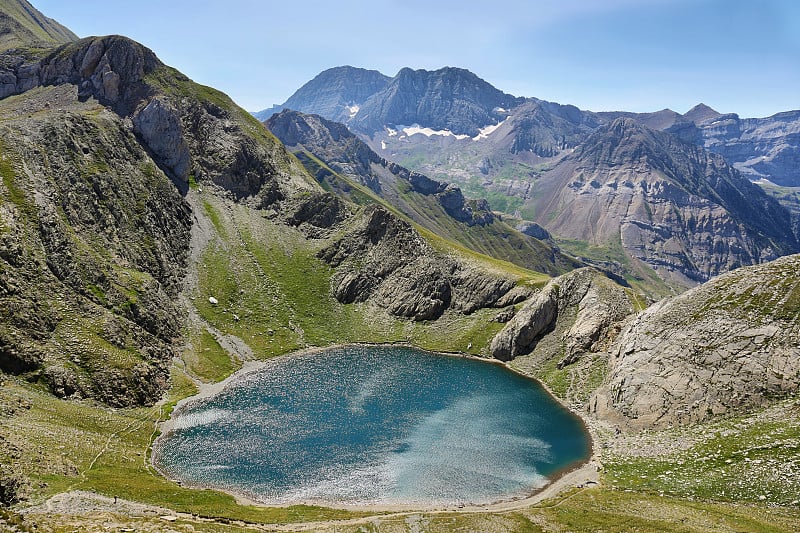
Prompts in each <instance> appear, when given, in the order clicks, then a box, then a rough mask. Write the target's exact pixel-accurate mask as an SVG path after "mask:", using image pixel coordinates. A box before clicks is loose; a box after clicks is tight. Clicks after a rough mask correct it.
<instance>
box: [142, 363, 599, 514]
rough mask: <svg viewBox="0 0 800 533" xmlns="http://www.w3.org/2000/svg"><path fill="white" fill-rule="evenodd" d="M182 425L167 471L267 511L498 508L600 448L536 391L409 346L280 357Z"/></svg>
mask: <svg viewBox="0 0 800 533" xmlns="http://www.w3.org/2000/svg"><path fill="white" fill-rule="evenodd" d="M173 421H174V425H173V430H172V431H170V432H168V433H166V434H165V435H163V436H162V437H161V438H160V439H159V441H158V443H157V446H156V448H155V453H154V461H155V462H156V464H157V465H158V466H159V467H160V468H161V469H162V470H163V471H164V472H165V473H167V474H168V475H169V476H170V477H173V478H175V479H179V480H183V481H184V482H188V483H191V484H194V485H203V486H209V487H216V488H221V489H226V490H229V491H233V492H236V493H240V494H244V495H246V496H248V497H250V498H253V499H255V500H258V501H261V502H264V503H285V502H297V501H324V502H332V503H351V504H352V503H383V504H393V503H412V504H413V503H422V504H453V503H488V502H492V501H497V500H502V499H510V498H515V497H521V496H525V495H527V494H529V493H531V492H533V491H534V490H535V489H536V488H539V487H541V486H543V485H545V484H546V483H547V482H548V480H547V476H551V475H553V474H554V473H556V472H557V471H559V470H561V469H563V468H567V467H569V466H570V465H573V464H575V463H577V462H579V461H581V460H582V459H584V458H585V457H586V456H587V454H588V453H589V446H590V445H589V437H588V436H587V434H586V432H585V430H584V428H583V426H582V424H581V423H580V421H579V419H578V418H577V417H575V416H574V415H573V414H571V413H570V412H569V411H567V410H566V409H564V408H563V407H562V406H561V405H559V404H558V403H556V402H555V401H554V400H553V399H552V398H551V397H550V396H549V395H548V394H547V393H546V392H545V391H544V390H543V389H542V388H541V386H539V385H538V384H537V383H536V382H534V381H532V380H529V379H526V378H524V377H522V376H519V375H517V374H514V373H513V372H510V371H509V370H507V369H505V368H503V367H501V366H498V365H493V364H489V363H485V362H481V361H476V360H473V359H466V358H460V357H447V356H442V355H434V354H430V353H427V352H423V351H419V350H414V349H410V348H398V347H343V348H336V349H331V350H328V351H324V352H319V353H313V354H303V355H295V356H288V357H281V358H277V359H274V360H272V361H270V362H268V363H267V364H266V366H264V367H263V368H261V369H259V370H258V371H255V372H252V373H250V374H247V375H244V376H242V377H241V378H239V379H236V380H234V381H232V382H231V383H230V384H229V385H228V386H227V387H226V388H225V389H224V390H223V391H222V392H220V393H219V394H217V395H216V396H213V397H211V398H206V399H202V400H198V401H195V402H192V403H189V404H187V405H186V406H185V407H184V408H182V409H179V410H178V411H176V412H175V413H174V414H173Z"/></svg>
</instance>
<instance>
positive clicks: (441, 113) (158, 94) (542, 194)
mask: <svg viewBox="0 0 800 533" xmlns="http://www.w3.org/2000/svg"><path fill="white" fill-rule="evenodd" d="M0 50H2V53H1V54H0V58H2V61H0V175H2V184H0V371H1V372H0V413H2V418H3V424H2V425H1V426H0V528H6V529H7V530H8V531H34V530H36V531H73V530H78V531H103V530H119V531H133V530H142V531H164V530H169V531H257V530H258V531H264V530H292V531H365V530H381V531H383V530H392V531H422V530H424V531H449V530H458V529H459V528H460V529H463V530H478V531H566V530H570V531H598V530H607V531H629V530H639V531H734V530H740V531H741V530H744V531H761V530H764V531H796V530H798V529H800V511H799V510H800V507H799V506H800V502H798V497H797V494H798V491H800V486H798V481H797V480H798V479H800V447H799V445H798V442H799V440H798V439H800V396H798V387H800V331H798V324H800V283H799V282H798V280H799V279H800V278H798V267H800V265H798V262H800V243H798V239H800V232H798V227H800V216H798V213H800V203H798V193H797V191H796V189H795V187H797V186H799V185H800V181H798V174H797V172H798V170H797V168H798V167H797V163H798V160H797V150H798V145H797V142H796V141H797V124H798V121H797V116H796V115H797V112H787V113H781V114H779V115H775V116H774V117H769V118H767V119H740V118H739V117H738V116H736V115H721V114H719V113H717V112H716V111H714V110H712V109H710V108H708V107H706V106H698V107H696V108H694V109H692V110H691V111H690V112H688V113H686V114H685V115H680V114H677V113H674V112H670V111H668V110H667V111H664V112H658V113H652V114H635V113H592V112H588V111H582V110H579V109H578V108H576V107H574V106H569V105H561V104H555V103H551V102H545V101H543V100H537V99H534V98H522V97H515V96H512V95H509V94H506V93H504V92H502V91H500V90H497V89H495V88H494V87H492V86H491V85H489V84H488V83H486V82H485V81H483V80H481V79H480V78H478V77H477V76H475V75H474V74H472V73H471V72H469V71H466V70H464V69H458V68H445V69H441V70H438V71H435V72H428V71H424V70H412V69H403V70H401V71H400V72H399V73H398V75H397V76H395V77H393V78H392V77H388V76H385V75H383V74H381V73H379V72H377V71H371V70H364V69H355V68H353V67H338V68H335V69H331V70H329V71H325V72H323V73H322V74H320V75H319V76H318V77H317V78H315V79H314V80H312V81H311V82H309V83H308V84H307V85H306V86H304V87H303V88H301V89H300V90H298V91H297V93H295V95H294V96H292V97H291V98H290V99H289V100H288V101H287V102H286V103H285V104H284V105H282V106H277V107H276V108H273V109H270V110H265V112H263V113H262V114H257V118H256V117H254V116H252V115H251V114H250V113H248V112H246V111H245V110H243V109H242V108H241V107H239V106H238V105H236V104H235V103H234V102H233V101H232V100H231V99H230V98H229V97H228V96H226V95H225V94H223V93H221V92H219V91H217V90H215V89H213V88H210V87H206V86H203V85H199V84H197V83H195V82H193V81H192V80H190V79H189V78H188V77H186V76H185V75H183V74H181V73H180V72H179V71H178V70H176V69H174V68H172V67H170V66H167V65H165V64H164V63H162V62H161V61H160V60H159V59H158V57H157V56H156V54H155V53H154V52H153V51H151V50H149V49H148V48H146V47H145V46H143V45H141V44H139V43H137V42H136V41H133V40H131V39H128V38H126V37H122V36H113V35H112V36H105V37H87V38H83V39H80V38H78V37H77V36H76V35H75V34H73V33H72V32H71V31H70V30H68V29H66V28H65V27H63V26H61V25H60V24H58V23H57V22H55V21H53V20H52V19H48V18H47V17H45V16H44V15H42V14H41V13H39V12H38V11H36V9H35V8H34V7H33V6H31V5H30V4H29V3H28V2H27V1H25V0H2V1H0ZM261 120H263V121H264V122H263V123H262V122H261ZM751 180H758V181H756V183H754V182H753V181H751ZM763 180H768V181H769V182H770V183H769V184H766V183H765V184H763V185H759V184H760V183H763ZM487 196H488V199H484V197H487ZM487 200H488V201H487ZM353 343H365V344H399V345H410V346H414V347H418V348H422V349H425V350H429V351H434V352H444V353H450V354H456V355H460V356H471V357H476V358H480V359H484V360H487V361H493V362H495V363H497V364H503V365H505V366H507V367H508V368H510V369H512V370H514V371H516V372H518V373H521V374H523V375H525V376H529V377H532V378H535V379H537V380H538V381H540V382H541V383H542V384H543V385H545V386H546V387H547V389H548V391H549V392H550V393H551V394H552V395H553V396H554V397H555V398H557V399H558V400H559V401H561V402H562V403H563V404H564V405H565V406H567V407H568V408H569V409H570V410H572V411H573V412H574V413H576V414H578V415H579V416H580V417H581V418H582V420H583V421H584V424H585V426H586V429H587V431H588V432H589V434H590V435H591V438H592V440H593V450H592V454H591V457H590V458H588V459H587V461H586V462H585V463H584V464H582V465H579V467H577V468H576V469H575V470H574V471H571V472H565V473H564V476H563V477H561V478H560V479H559V480H556V481H555V482H554V483H553V485H552V486H551V487H548V488H546V489H545V490H544V491H543V492H541V493H539V494H537V495H533V496H532V497H531V498H530V499H524V500H518V501H510V502H501V503H498V504H496V505H493V506H491V508H490V507H486V508H483V507H477V506H470V505H466V506H461V508H459V507H456V506H452V507H445V508H442V509H436V510H432V509H425V510H419V509H408V508H402V509H391V510H386V509H375V508H370V507H369V506H361V507H352V508H340V507H337V506H336V505H327V504H326V505H319V502H304V501H297V502H296V503H293V504H291V505H287V506H281V507H266V506H259V505H255V504H253V503H252V502H248V501H245V500H243V499H241V498H240V499H237V498H234V497H233V496H231V495H229V494H227V493H224V492H220V491H216V490H209V489H205V488H202V487H191V486H185V485H182V484H180V483H178V482H175V481H173V480H170V479H167V478H166V477H164V476H163V475H162V474H161V473H160V472H159V471H158V470H157V468H156V467H155V466H154V465H153V463H152V462H151V452H152V445H153V442H154V440H155V438H156V437H157V436H158V434H159V433H160V431H161V428H162V425H161V424H162V423H163V422H164V421H165V420H167V419H169V417H170V414H171V413H172V411H173V410H174V409H175V408H176V406H178V404H179V402H181V401H184V400H187V399H189V398H192V397H193V396H194V395H196V394H198V393H202V394H209V393H211V392H213V391H214V390H215V388H219V387H221V386H222V384H224V383H225V380H226V379H227V378H229V377H231V376H233V375H234V374H236V373H237V372H238V371H240V370H243V371H247V370H248V369H252V368H255V367H256V366H257V365H258V363H259V361H264V360H267V359H270V358H273V357H278V356H284V355H286V354H291V353H294V352H298V351H303V350H317V349H321V348H325V347H331V346H338V345H342V344H353ZM290 393H291V391H287V394H289V395H290ZM311 503H314V504H313V505H312V504H311ZM6 529H4V530H6Z"/></svg>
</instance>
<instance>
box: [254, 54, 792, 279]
mask: <svg viewBox="0 0 800 533" xmlns="http://www.w3.org/2000/svg"><path fill="white" fill-rule="evenodd" d="M360 80H369V81H370V84H369V87H372V88H374V91H373V92H372V93H371V94H370V90H369V87H367V86H364V85H360ZM355 86H359V87H360V89H361V91H359V92H357V91H355V90H354V87H355ZM282 108H284V109H294V110H297V111H301V112H303V113H306V114H317V115H320V116H321V117H324V118H325V119H328V120H333V121H340V122H341V123H343V124H344V125H346V126H347V127H348V128H349V129H350V130H352V131H353V132H354V133H355V134H357V135H358V136H360V137H361V139H362V140H363V141H364V142H366V143H367V144H368V145H369V146H370V147H371V148H372V149H373V150H374V152H376V153H377V154H379V156H378V157H382V158H386V159H387V160H392V161H395V162H397V163H398V164H400V165H403V166H407V167H408V168H410V169H411V170H412V171H415V172H418V173H421V174H424V175H428V176H431V177H432V178H433V179H436V180H440V181H445V182H452V183H453V184H455V185H458V186H460V187H461V188H462V189H463V190H464V191H465V196H466V197H468V198H470V197H471V198H481V197H488V199H489V203H490V206H491V207H492V208H493V209H494V210H496V211H501V212H504V213H505V214H506V215H507V216H508V215H510V216H511V217H512V218H515V217H516V218H520V219H522V222H521V223H525V221H528V222H533V223H536V224H537V225H538V226H539V227H542V228H544V229H545V230H546V231H547V232H549V233H551V234H552V235H553V236H554V237H555V238H556V240H557V241H558V242H559V243H560V245H561V246H562V247H563V248H564V249H566V250H568V251H570V252H572V253H573V254H575V255H578V256H580V257H581V259H582V260H584V261H588V262H591V263H593V264H595V265H596V266H601V267H603V268H606V269H608V270H612V271H615V272H616V273H617V274H619V275H621V276H623V277H624V276H627V278H628V280H629V281H630V282H633V283H638V284H640V285H647V286H648V289H646V290H648V291H655V293H658V292H661V293H662V294H663V293H664V290H665V288H664V287H663V286H662V287H661V288H657V287H656V285H661V284H662V283H663V284H666V287H673V288H677V289H678V290H681V288H685V287H689V286H692V285H694V284H696V283H698V282H701V281H705V280H708V279H710V278H711V277H713V276H715V275H718V274H720V273H723V272H726V271H727V270H730V269H731V268H735V267H736V266H739V265H751V264H757V263H760V262H763V261H767V260H770V259H774V258H777V257H779V256H781V255H786V254H787V253H793V252H796V251H798V250H800V248H798V242H797V239H798V234H797V232H796V230H797V228H798V222H799V220H800V219H798V215H797V211H798V209H797V203H796V199H795V198H796V197H795V196H793V195H792V194H791V193H789V192H787V190H786V189H784V188H781V187H780V186H779V185H788V186H791V185H800V181H798V180H800V176H798V175H797V168H798V167H797V165H796V157H797V153H798V150H800V144H798V142H797V141H798V138H797V134H796V130H797V128H798V127H800V122H799V121H798V117H800V115H798V112H788V113H781V114H778V115H775V116H774V117H770V118H766V119H746V120H740V119H739V118H738V117H737V116H735V115H721V114H720V113H717V112H716V111H714V110H713V109H711V108H709V107H708V106H705V105H703V104H700V105H698V106H696V107H694V108H693V109H691V110H690V111H689V112H687V113H686V114H685V115H680V114H678V113H676V112H673V111H671V110H668V109H665V110H663V111H659V112H655V113H626V112H615V113H612V112H603V113H593V112H588V111H582V110H580V109H578V108H576V107H574V106H569V105H561V104H556V103H551V102H545V101H542V100H538V99H535V98H519V97H514V96H512V95H508V94H505V93H503V92H501V91H499V90H497V89H495V88H494V87H492V86H491V85H490V84H488V83H487V82H485V81H483V80H481V79H480V78H478V77H477V76H475V75H474V74H472V73H471V72H469V71H465V70H463V69H457V68H443V69H440V70H437V71H432V72H430V71H424V70H416V71H415V70H411V69H402V70H401V71H400V72H399V73H398V74H397V76H395V77H394V78H388V77H386V76H382V75H380V73H378V72H376V71H367V70H363V69H356V68H353V67H337V68H335V69H330V70H327V71H325V72H323V73H321V74H320V75H319V76H317V77H315V78H314V79H313V80H311V81H309V82H308V83H307V84H305V85H304V86H303V87H302V88H300V89H299V90H298V91H297V92H296V93H295V94H294V95H293V96H292V97H291V98H290V99H289V100H288V101H287V102H286V104H284V106H283V107H282ZM268 114H269V111H265V112H263V113H261V114H260V115H259V116H262V117H263V116H266V115H268ZM271 120H272V119H271ZM268 124H269V123H268ZM279 136H280V135H279ZM282 140H284V141H285V139H282ZM312 151H313V150H312ZM717 154H719V155H721V156H722V157H719V156H718V155H717ZM317 155H319V154H317ZM323 159H324V157H323ZM748 178H752V179H757V180H760V181H761V182H763V183H764V184H765V187H764V190H762V188H760V187H758V186H752V185H750V184H749V183H748ZM764 180H766V181H764ZM770 180H774V181H770ZM584 187H586V188H584ZM620 187H621V188H620ZM604 191H606V192H604ZM765 193H766V194H765ZM769 196H774V197H775V199H771V198H769ZM776 200H777V201H776ZM779 204H782V205H779ZM654 217H655V218H654ZM518 224H519V223H518ZM689 241H693V242H692V243H690V242H689ZM704 250H705V251H704ZM655 280H657V281H655ZM667 290H668V289H667Z"/></svg>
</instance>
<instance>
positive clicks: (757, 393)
mask: <svg viewBox="0 0 800 533" xmlns="http://www.w3.org/2000/svg"><path fill="white" fill-rule="evenodd" d="M798 269H800V256H798V255H793V256H789V257H784V258H781V259H778V260H776V261H773V262H771V263H767V264H764V265H758V266H753V267H743V268H740V269H738V270H735V271H733V272H730V273H727V274H725V275H722V276H719V277H718V278H715V279H714V280H712V281H709V282H708V283H705V284H704V285H701V286H699V287H696V288H694V289H691V290H689V291H687V292H686V293H684V294H682V295H680V296H677V297H674V298H671V299H667V300H663V301H661V302H659V303H657V304H655V305H653V306H651V307H650V308H649V309H647V310H646V311H644V312H643V313H641V314H640V315H639V316H638V317H636V319H635V320H634V321H632V322H631V323H630V324H629V325H628V326H627V327H626V328H625V329H624V330H623V332H622V333H621V334H620V336H619V338H618V340H617V343H616V344H615V347H614V348H613V349H612V352H611V353H612V358H611V361H610V365H611V370H610V374H609V377H608V380H607V383H606V384H605V385H604V386H603V387H602V388H601V389H600V391H598V393H597V394H596V395H595V397H594V399H593V400H592V402H591V409H592V410H593V411H594V412H595V413H596V414H597V415H598V416H601V417H604V418H608V419H612V420H617V421H620V422H621V423H623V424H627V425H628V426H630V427H633V428H647V427H666V426H669V425H672V424H689V423H695V422H701V421H704V420H707V419H709V418H711V417H713V416H717V415H721V414H727V413H735V412H742V411H746V410H749V409H753V408H754V407H758V406H761V405H765V404H767V403H768V402H770V401H773V400H775V399H779V398H782V397H786V396H787V395H790V394H793V393H795V392H796V391H797V390H798V386H800V320H799V319H800V280H799V279H798V277H797V272H798V271H800V270H798Z"/></svg>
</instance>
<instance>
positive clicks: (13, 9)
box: [0, 0, 78, 52]
mask: <svg viewBox="0 0 800 533" xmlns="http://www.w3.org/2000/svg"><path fill="white" fill-rule="evenodd" d="M77 40H78V36H77V35H75V34H74V33H72V32H71V31H70V30H69V29H67V28H65V27H64V26H62V25H61V24H59V23H58V22H56V21H55V20H53V19H51V18H48V17H45V16H44V15H42V14H41V13H40V12H39V11H38V10H37V9H36V8H34V7H33V6H32V5H30V4H29V3H28V2H26V1H25V0H2V2H0V52H4V51H6V50H8V49H10V48H23V47H34V48H35V47H48V46H55V45H59V44H64V43H68V42H71V41H77Z"/></svg>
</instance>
